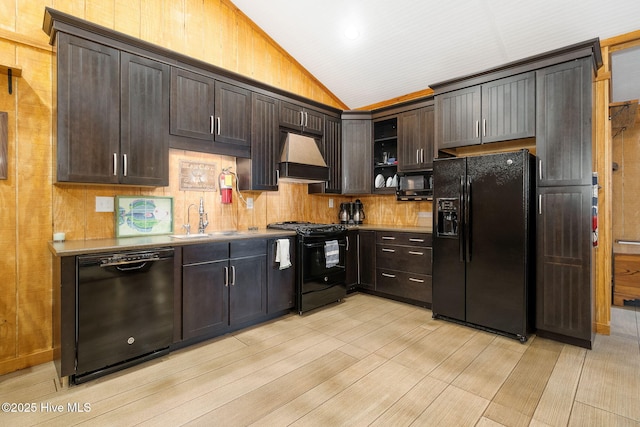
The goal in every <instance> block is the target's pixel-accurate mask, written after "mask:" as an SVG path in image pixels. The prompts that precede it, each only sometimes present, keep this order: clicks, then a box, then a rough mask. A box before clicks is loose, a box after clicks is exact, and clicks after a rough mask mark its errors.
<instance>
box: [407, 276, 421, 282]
mask: <svg viewBox="0 0 640 427" xmlns="http://www.w3.org/2000/svg"><path fill="white" fill-rule="evenodd" d="M409 281H410V282H418V283H424V280H422V279H414V278H413V277H409Z"/></svg>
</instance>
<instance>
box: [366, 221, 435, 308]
mask: <svg viewBox="0 0 640 427" xmlns="http://www.w3.org/2000/svg"><path fill="white" fill-rule="evenodd" d="M431 245H432V242H431V235H430V234H422V233H406V232H389V231H378V232H376V245H375V246H376V256H375V258H376V279H375V280H376V287H375V290H376V292H379V293H382V294H384V295H386V296H390V297H392V298H398V299H401V300H410V302H412V303H417V304H419V305H424V306H428V307H431V289H432V283H431V260H432V255H431Z"/></svg>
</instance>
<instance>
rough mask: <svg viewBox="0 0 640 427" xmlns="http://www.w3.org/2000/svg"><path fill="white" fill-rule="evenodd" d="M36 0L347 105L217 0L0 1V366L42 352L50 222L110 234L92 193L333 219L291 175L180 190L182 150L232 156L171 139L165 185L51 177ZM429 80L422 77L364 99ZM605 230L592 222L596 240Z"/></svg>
mask: <svg viewBox="0 0 640 427" xmlns="http://www.w3.org/2000/svg"><path fill="white" fill-rule="evenodd" d="M46 6H50V7H53V8H55V9H58V10H61V11H64V12H67V13H70V14H72V15H75V16H78V17H80V18H83V19H86V20H89V21H92V22H95V23H98V24H100V25H104V26H106V27H108V28H112V29H114V30H117V31H121V32H124V33H126V34H129V35H132V36H134V37H138V38H141V39H144V40H146V41H149V42H152V43H156V44H159V45H161V46H164V47H167V48H170V49H174V50H176V51H179V52H181V53H184V54H187V55H190V56H193V57H196V58H199V59H202V60H204V61H207V62H210V63H212V64H215V65H218V66H221V67H224V68H227V69H229V70H231V71H234V72H238V73H241V74H244V75H247V76H250V77H252V78H254V79H256V80H260V81H264V82H266V83H268V84H271V85H273V86H276V87H280V88H282V89H285V90H287V91H290V92H294V93H298V94H300V95H302V96H305V97H308V98H311V99H314V100H317V101H319V102H322V103H325V104H328V105H332V106H336V107H338V108H346V106H345V105H343V103H342V102H341V101H340V100H339V99H337V98H336V97H335V95H333V94H332V93H331V92H330V91H329V90H327V88H325V87H324V86H323V85H322V83H321V82H319V81H318V80H317V79H315V78H314V77H313V76H312V75H310V74H309V73H308V72H307V71H306V70H305V69H304V68H303V67H301V66H300V65H299V64H298V63H297V62H296V61H295V59H293V58H292V57H291V56H290V55H288V54H287V53H286V52H284V51H283V50H282V49H281V48H280V47H279V46H278V45H277V44H276V43H275V42H274V41H273V40H272V39H271V38H270V37H269V36H268V35H266V34H265V33H264V32H263V31H262V30H260V29H259V28H257V27H256V26H255V25H254V24H253V23H252V22H251V21H250V20H249V19H248V18H247V17H246V16H245V15H244V14H242V13H241V12H240V11H238V10H237V8H236V7H235V6H234V5H233V4H232V3H231V2H230V1H228V0H30V1H28V2H27V1H19V2H13V1H11V2H9V1H4V2H0V64H5V65H6V64H15V65H18V66H20V67H21V68H22V76H21V77H19V78H17V77H14V78H13V81H12V83H13V89H14V92H13V94H12V95H9V94H8V84H7V79H6V78H0V111H6V112H7V113H8V164H7V179H6V180H0V206H1V207H2V209H1V210H0V243H1V244H2V246H3V249H4V251H3V256H2V257H0V285H1V286H0V343H1V345H0V374H2V373H6V372H10V371H13V370H16V369H21V368H24V367H28V366H33V365H36V364H39V363H42V362H45V361H48V360H51V358H52V351H51V341H52V340H51V309H52V307H51V293H52V289H51V287H52V281H51V271H52V262H51V260H52V258H51V255H50V253H49V251H48V249H47V245H46V242H47V241H48V240H50V239H51V235H52V233H53V232H54V231H65V232H67V236H68V237H67V238H69V239H85V238H100V237H111V236H112V235H113V214H104V213H95V212H94V210H95V209H94V206H95V197H96V196H113V195H116V194H150V195H171V196H174V198H175V202H176V203H175V205H176V212H175V214H176V218H175V224H176V228H179V227H180V225H181V224H183V223H184V221H185V220H184V217H185V215H186V206H188V205H189V204H190V203H197V202H198V200H199V198H200V197H204V198H205V206H206V208H207V210H208V211H209V219H210V221H211V223H212V224H211V225H210V228H209V229H211V230H216V229H220V230H223V229H229V228H231V229H233V228H238V229H245V228H246V227H249V226H258V227H263V226H264V225H266V224H267V223H269V222H272V221H280V220H309V221H317V222H331V221H335V220H336V219H337V215H338V208H339V203H340V202H342V201H346V200H351V199H352V198H346V197H334V208H331V209H330V208H328V198H327V197H326V196H308V195H307V194H306V187H304V186H300V185H293V184H290V185H282V187H281V189H280V191H279V192H277V193H266V192H265V193H246V194H244V196H245V197H253V198H254V202H255V207H254V209H252V210H248V209H246V208H245V207H244V205H243V204H242V203H239V202H238V195H237V194H234V203H233V204H232V205H221V204H220V203H218V202H217V201H218V197H219V196H218V195H217V193H216V194H214V193H198V192H184V191H180V190H179V188H178V183H177V178H176V175H177V168H178V164H179V161H180V160H181V159H188V160H194V159H195V160H199V161H204V162H214V163H216V164H217V165H218V166H219V167H225V166H231V165H233V158H230V157H225V156H213V155H199V154H195V153H188V152H184V151H179V150H172V151H171V155H170V162H171V182H170V186H169V187H167V188H160V189H145V188H139V187H128V188H127V187H101V186H86V185H75V186H74V185H53V179H54V177H53V170H54V161H55V160H54V154H53V132H54V130H53V117H54V116H53V115H54V114H55V111H54V110H53V108H52V98H53V93H52V88H53V87H54V84H53V83H54V82H53V70H52V64H53V60H54V57H53V53H52V48H51V46H49V45H48V40H47V37H46V35H45V34H44V32H43V31H42V20H43V15H44V8H45V7H46ZM636 38H637V39H640V36H637V37H636ZM614 44H615V43H614ZM614 44H612V45H611V46H613V45H614ZM604 45H605V49H606V46H607V45H606V44H604ZM615 45H618V44H615ZM0 77H2V76H0ZM601 81H602V84H601V85H600V86H598V93H599V94H601V93H605V92H606V87H607V86H606V85H607V84H608V83H607V82H606V78H604V79H602V80H601ZM428 92H429V89H428V88H427V89H425V91H420V92H419V93H416V94H408V95H406V96H403V97H399V98H397V99H392V100H388V101H384V102H381V103H378V104H376V105H375V107H382V106H385V105H389V104H394V103H396V102H398V101H399V100H405V99H410V98H413V97H415V96H420V95H423V94H426V93H428ZM607 103H608V100H605V99H603V98H602V97H599V98H598V111H599V112H602V111H604V110H603V109H606V105H607ZM604 116H605V115H604V114H599V116H598V117H597V120H598V121H599V122H600V123H602V122H603V121H606V118H604ZM602 126H603V130H602V131H601V133H599V137H598V142H597V143H598V144H599V146H598V147H599V149H600V148H601V149H602V150H604V151H605V152H607V151H610V140H609V139H610V138H609V139H607V137H606V135H605V134H606V132H607V131H606V123H605V124H603V125H602ZM598 170H599V171H600V167H598ZM601 176H602V177H605V178H604V179H603V178H601V182H602V183H603V185H604V186H605V187H606V186H607V185H609V184H608V182H607V178H606V174H602V175H601ZM362 200H363V202H364V203H365V212H366V215H367V222H370V223H382V224H398V225H414V224H415V222H416V219H417V213H418V212H422V211H427V212H428V211H430V210H431V206H430V204H428V203H396V202H395V198H394V197H393V196H383V197H373V196H368V197H363V198H362ZM605 200H607V199H606V197H601V203H605ZM607 203H610V202H607ZM606 211H607V209H606V206H604V207H602V208H601V228H602V229H604V227H607V222H606V219H605V218H603V217H602V215H603V212H606ZM603 219H605V221H603ZM192 222H193V220H192ZM603 222H604V223H603ZM608 224H609V225H608V227H610V222H609V223H608ZM609 234H610V233H609ZM605 236H606V233H605V232H604V230H603V231H601V245H602V246H604V239H603V237H605ZM609 242H610V238H609ZM609 247H610V246H609ZM606 252H607V251H606V250H602V251H600V254H605V257H604V258H603V257H602V256H599V257H598V265H599V270H598V280H597V286H598V289H599V291H598V299H597V304H598V316H599V317H598V319H599V320H598V321H600V322H602V327H603V329H606V328H608V318H609V317H608V316H609V315H608V304H609V303H610V301H609V300H607V298H606V286H607V283H610V256H609V258H608V259H609V263H608V264H607V263H606V262H605V261H606V259H607V258H606ZM601 265H605V266H607V265H608V266H609V267H608V268H609V272H608V273H607V269H606V268H604V269H601V268H600V266H601ZM607 280H608V281H607ZM605 327H606V328H605Z"/></svg>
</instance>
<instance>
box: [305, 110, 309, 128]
mask: <svg viewBox="0 0 640 427" xmlns="http://www.w3.org/2000/svg"><path fill="white" fill-rule="evenodd" d="M307 126H309V113H308V112H306V111H305V112H304V127H307Z"/></svg>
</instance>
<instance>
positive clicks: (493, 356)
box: [0, 294, 640, 427]
mask: <svg viewBox="0 0 640 427" xmlns="http://www.w3.org/2000/svg"><path fill="white" fill-rule="evenodd" d="M639 329H640V309H638V308H633V307H631V308H626V307H625V308H614V309H613V312H612V333H611V335H610V336H603V335H598V336H597V338H596V341H595V346H594V349H593V350H590V351H587V350H584V349H580V348H577V347H573V346H569V345H563V344H560V343H557V342H554V341H549V340H545V339H542V338H537V337H532V338H531V339H530V340H529V341H528V342H527V343H526V344H524V345H523V344H520V343H519V342H518V341H515V340H511V339H508V338H504V337H501V336H496V335H493V334H490V333H486V332H483V331H478V330H475V329H470V328H467V327H463V326H459V325H455V324H452V323H448V322H444V321H440V320H433V319H432V318H431V312H430V311H429V310H425V309H421V308H417V307H413V306H410V305H406V304H402V303H399V302H394V301H390V300H385V299H382V298H377V297H373V296H370V295H364V294H354V295H351V296H349V297H347V298H346V299H345V301H343V302H342V303H340V304H334V305H332V306H328V307H327V308H324V309H321V310H317V311H314V312H311V313H308V314H306V315H304V316H298V315H295V314H290V315H287V316H284V317H282V318H280V319H277V320H275V321H272V322H270V323H267V324H264V325H260V326H257V327H254V328H251V329H248V330H243V331H240V332H238V333H235V334H232V335H227V336H224V337H220V338H217V339H215V340H211V341H208V342H206V343H202V344H200V345H197V346H195V347H191V348H188V349H183V350H180V351H177V352H174V353H172V354H170V355H168V356H165V357H163V358H161V359H156V360H154V361H151V362H147V363H145V364H143V365H139V366H136V367H134V368H130V369H128V370H126V371H122V372H119V373H116V374H112V375H110V376H107V377H104V378H101V379H98V380H95V381H92V382H89V383H87V384H83V385H79V386H72V387H69V388H66V389H61V388H60V387H59V386H58V383H57V381H56V374H55V368H54V367H53V364H52V363H46V364H43V365H39V366H35V367H33V368H29V369H25V370H22V371H19V372H14V373H11V374H7V375H4V376H1V377H0V402H10V403H16V404H33V407H34V409H35V413H0V425H1V426H5V425H6V426H31V425H46V426H70V425H76V424H86V425H92V426H93V425H99V426H101V425H105V426H112V425H147V426H165V425H167V426H174V425H194V426H246V425H256V426H288V425H296V426H314V425H317V426H338V425H349V426H358V425H363V426H364V425H375V426H401V425H415V426H431V425H433V426H474V425H475V426H498V425H506V426H527V425H531V426H567V425H569V426H634V427H640V333H639ZM74 404H79V405H78V406H79V407H81V408H84V405H85V404H86V405H87V407H86V409H90V410H85V411H84V412H71V411H69V405H74ZM58 405H62V406H61V407H60V406H58ZM60 408H61V409H60ZM54 409H57V411H54Z"/></svg>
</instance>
